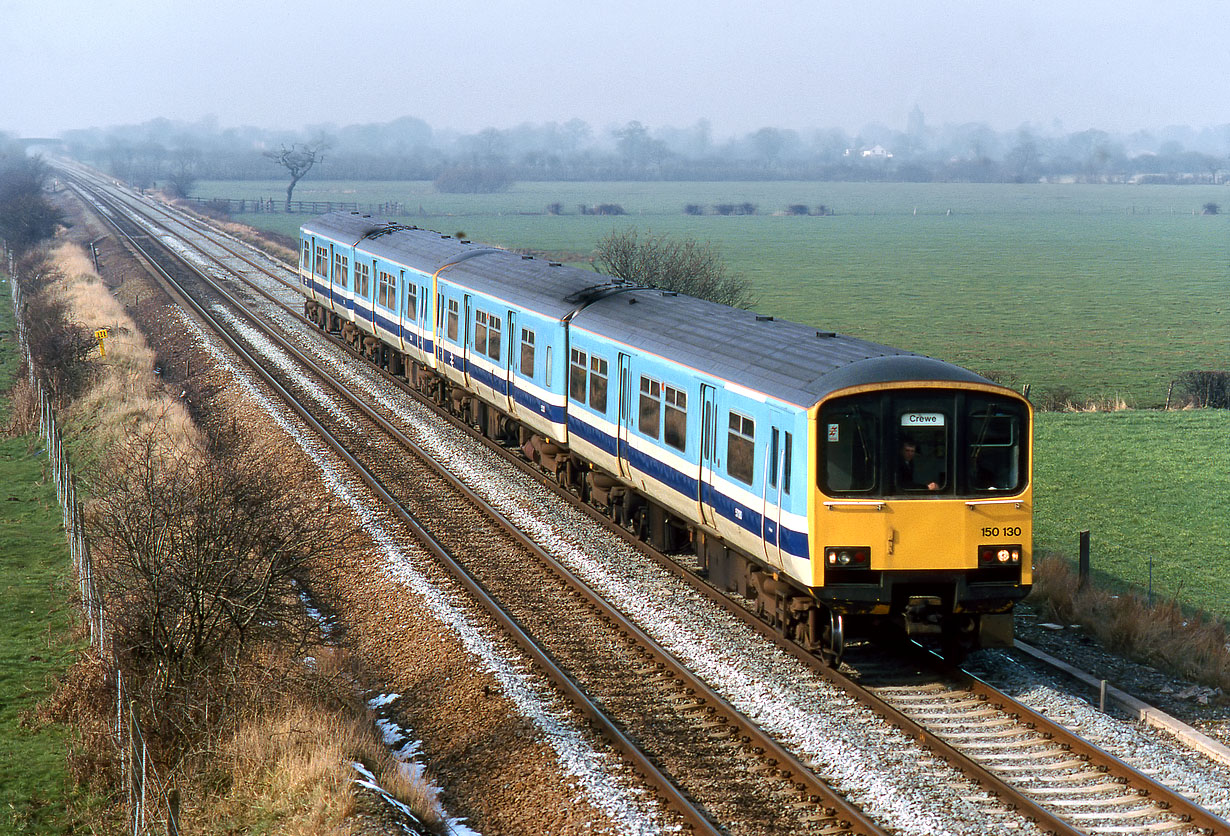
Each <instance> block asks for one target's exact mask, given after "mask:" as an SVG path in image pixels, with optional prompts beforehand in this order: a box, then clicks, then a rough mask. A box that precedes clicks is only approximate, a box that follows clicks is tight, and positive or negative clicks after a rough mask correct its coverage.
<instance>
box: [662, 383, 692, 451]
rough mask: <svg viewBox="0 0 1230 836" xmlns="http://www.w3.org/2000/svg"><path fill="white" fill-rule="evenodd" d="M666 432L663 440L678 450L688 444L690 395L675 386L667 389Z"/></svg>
mask: <svg viewBox="0 0 1230 836" xmlns="http://www.w3.org/2000/svg"><path fill="white" fill-rule="evenodd" d="M665 423H666V428H665V429H666V432H665V438H664V439H663V440H664V441H665V442H666V443H667V444H669V445H670V446H672V447H674V448H675V449H676V450H683V449H684V448H685V447H686V446H687V442H688V393H687V392H684V391H683V390H681V389H676V388H675V387H674V386H667V387H666V422H665Z"/></svg>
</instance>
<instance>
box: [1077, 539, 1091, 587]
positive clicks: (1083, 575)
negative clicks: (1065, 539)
mask: <svg viewBox="0 0 1230 836" xmlns="http://www.w3.org/2000/svg"><path fill="white" fill-rule="evenodd" d="M1080 554H1081V557H1080V567H1079V569H1078V576H1079V578H1080V581H1079V582H1078V583H1077V586H1076V588H1077V589H1084V588H1085V586H1086V585H1087V584H1088V583H1089V531H1088V530H1085V531H1082V532H1081V552H1080Z"/></svg>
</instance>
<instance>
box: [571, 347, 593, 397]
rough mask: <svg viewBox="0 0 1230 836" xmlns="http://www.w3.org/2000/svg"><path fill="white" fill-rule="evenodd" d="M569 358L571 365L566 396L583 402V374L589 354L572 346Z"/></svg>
mask: <svg viewBox="0 0 1230 836" xmlns="http://www.w3.org/2000/svg"><path fill="white" fill-rule="evenodd" d="M571 359H572V362H571V367H570V368H569V370H568V397H569V398H571V399H572V400H574V401H576V402H577V403H585V374H586V371H587V369H586V364H587V363H588V362H589V355H587V354H586V353H585V352H584V351H581V350H580V349H576V348H574V349H572V353H571Z"/></svg>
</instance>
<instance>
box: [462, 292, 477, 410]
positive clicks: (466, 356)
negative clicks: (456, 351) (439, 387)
mask: <svg viewBox="0 0 1230 836" xmlns="http://www.w3.org/2000/svg"><path fill="white" fill-rule="evenodd" d="M461 313H462V319H463V320H465V323H464V324H463V325H462V328H461V374H462V377H463V378H464V380H465V385H466V388H467V389H469V388H471V385H470V341H471V340H473V339H474V322H473V319H474V314H473V312H472V309H471V299H470V294H468V293H467V294H465V297H464V303H463V304H462V306H461Z"/></svg>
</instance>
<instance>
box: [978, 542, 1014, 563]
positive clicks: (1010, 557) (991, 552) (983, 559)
mask: <svg viewBox="0 0 1230 836" xmlns="http://www.w3.org/2000/svg"><path fill="white" fill-rule="evenodd" d="M978 562H979V564H981V565H983V566H1020V565H1021V547H1020V546H979V547H978Z"/></svg>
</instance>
